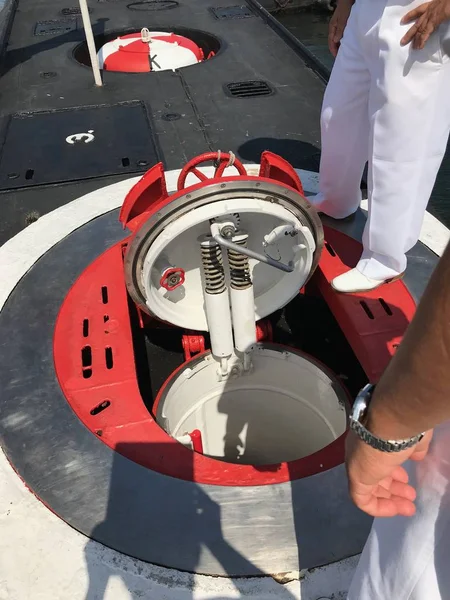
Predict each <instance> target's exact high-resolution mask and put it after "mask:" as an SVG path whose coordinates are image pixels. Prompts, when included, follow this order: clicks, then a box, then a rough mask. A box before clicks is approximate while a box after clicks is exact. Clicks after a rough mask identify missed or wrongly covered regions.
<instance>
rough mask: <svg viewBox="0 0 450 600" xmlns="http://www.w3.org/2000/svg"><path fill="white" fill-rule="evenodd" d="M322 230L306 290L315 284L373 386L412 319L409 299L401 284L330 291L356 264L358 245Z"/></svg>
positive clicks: (329, 231) (342, 235) (411, 307)
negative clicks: (321, 241) (319, 249)
mask: <svg viewBox="0 0 450 600" xmlns="http://www.w3.org/2000/svg"><path fill="white" fill-rule="evenodd" d="M324 232H325V247H324V250H323V252H322V257H321V259H320V263H319V266H318V268H317V270H316V272H315V274H314V275H313V278H312V279H311V283H310V284H309V286H314V285H316V286H317V288H318V290H319V292H320V294H321V295H322V296H323V298H324V299H325V301H326V302H327V304H328V306H329V308H330V309H331V311H332V312H333V314H334V317H335V318H336V320H337V322H338V323H339V326H340V327H341V329H342V331H343V333H344V335H345V337H346V338H347V340H348V341H349V343H350V345H351V347H352V349H353V351H354V353H355V355H356V357H357V358H358V361H359V362H360V364H361V366H362V368H363V369H364V371H365V373H366V374H367V377H368V379H369V381H371V382H372V383H376V382H377V381H378V380H379V379H380V377H381V375H382V373H383V371H384V370H385V369H386V367H387V365H388V364H389V361H390V360H391V358H392V356H393V355H394V353H395V351H396V349H397V348H398V346H399V344H400V342H401V340H402V337H403V335H404V333H405V330H406V328H407V326H408V324H409V323H410V322H411V319H412V318H413V316H414V312H415V309H416V305H415V302H414V299H413V298H412V296H411V294H410V293H409V291H408V288H407V287H406V285H405V284H404V283H403V282H402V281H395V282H393V283H389V284H386V285H383V286H382V287H380V288H378V289H376V290H372V291H370V292H365V293H358V294H340V293H339V292H336V291H335V290H333V288H332V287H331V285H330V283H331V281H332V280H333V279H334V277H337V276H338V275H341V274H342V273H344V272H345V271H347V270H348V269H349V268H353V267H355V266H356V263H357V262H358V259H359V256H360V255H361V251H362V246H361V244H360V243H359V242H357V241H355V240H354V239H353V238H350V237H349V236H347V235H344V234H343V233H340V232H338V231H336V230H335V229H332V228H330V227H325V228H324Z"/></svg>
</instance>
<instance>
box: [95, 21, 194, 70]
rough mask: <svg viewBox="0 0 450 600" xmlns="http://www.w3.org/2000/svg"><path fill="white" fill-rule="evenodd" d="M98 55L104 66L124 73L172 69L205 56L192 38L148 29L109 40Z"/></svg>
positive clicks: (103, 67) (102, 66)
mask: <svg viewBox="0 0 450 600" xmlns="http://www.w3.org/2000/svg"><path fill="white" fill-rule="evenodd" d="M97 56H98V60H99V65H100V68H101V69H104V70H105V71H122V72H125V73H145V72H148V71H168V70H172V71H173V70H175V69H179V68H181V67H187V66H189V65H195V64H197V63H199V62H201V61H202V60H203V59H204V55H203V51H202V49H201V48H200V47H199V46H197V44H196V43H195V42H193V41H192V40H190V39H189V38H187V37H184V36H182V35H177V34H175V33H170V32H163V31H149V30H148V29H142V31H141V32H139V33H131V34H128V35H124V36H121V37H118V38H116V39H115V40H112V41H110V42H107V43H106V44H105V45H104V46H102V48H100V50H99V51H98V54H97Z"/></svg>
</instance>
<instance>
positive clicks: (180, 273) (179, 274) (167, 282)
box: [159, 267, 186, 292]
mask: <svg viewBox="0 0 450 600" xmlns="http://www.w3.org/2000/svg"><path fill="white" fill-rule="evenodd" d="M172 277H175V278H176V283H171V278H172ZM185 279H186V274H185V272H184V270H183V269H181V268H179V267H174V268H170V269H166V270H165V271H164V273H163V274H162V275H161V279H160V280H159V285H160V286H161V287H163V288H164V289H165V290H168V291H169V292H173V290H176V289H177V288H178V287H180V285H183V283H184V282H185Z"/></svg>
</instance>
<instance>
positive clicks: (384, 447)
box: [350, 383, 425, 452]
mask: <svg viewBox="0 0 450 600" xmlns="http://www.w3.org/2000/svg"><path fill="white" fill-rule="evenodd" d="M374 389H375V386H374V385H372V384H370V383H368V384H367V385H366V386H364V387H363V388H362V390H361V391H360V392H359V394H358V395H357V396H356V400H355V402H354V404H353V408H352V411H351V414H350V429H351V430H352V431H354V432H355V433H356V435H357V436H358V437H359V438H360V439H361V440H362V441H363V442H365V443H366V444H368V445H369V446H372V448H375V450H380V451H381V452H401V450H406V449H407V448H411V447H412V446H415V445H416V444H417V443H418V442H420V440H421V439H422V438H423V436H424V435H425V434H424V433H420V434H419V435H415V436H414V437H412V438H409V439H407V440H382V439H381V438H379V437H377V436H375V435H373V434H372V433H370V431H369V430H368V429H366V427H365V425H364V423H365V422H366V420H367V412H368V408H369V404H370V401H371V399H372V395H373V392H374Z"/></svg>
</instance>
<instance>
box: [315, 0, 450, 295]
mask: <svg viewBox="0 0 450 600" xmlns="http://www.w3.org/2000/svg"><path fill="white" fill-rule="evenodd" d="M436 3H438V4H439V3H440V4H439V6H438V7H436ZM443 4H444V5H445V6H444V7H443V8H442V5H443ZM429 6H432V7H433V11H434V12H433V14H432V15H431V17H430V14H429V12H430V11H429V9H427V8H426V7H429ZM436 8H438V9H439V10H438V11H436ZM414 9H417V11H414ZM446 10H447V13H448V14H447V13H446V12H445V11H446ZM411 11H414V12H413V13H412V14H411ZM435 13H438V14H435ZM407 15H409V16H407ZM405 17H406V18H405ZM448 17H450V4H449V2H448V0H434V1H433V2H431V3H427V4H422V0H412V1H411V0H356V2H355V3H354V4H353V0H338V5H337V8H336V12H335V14H334V15H333V18H332V21H331V25H330V39H329V44H330V49H331V51H332V52H333V53H334V54H336V53H337V57H336V61H335V64H334V68H333V70H332V73H331V78H330V81H329V83H328V86H327V89H326V92H325V96H324V101H323V107H322V116H321V131H322V156H321V164H320V188H319V192H320V193H319V194H318V195H317V196H316V197H315V198H313V199H312V203H313V204H314V205H315V207H316V208H317V209H318V211H319V212H321V213H324V214H326V215H328V216H330V217H332V218H335V219H343V218H347V217H349V216H350V215H352V214H353V213H354V212H355V211H356V210H357V208H358V206H359V204H360V201H361V191H360V183H361V178H362V174H363V170H364V167H365V164H366V162H368V167H369V168H368V201H369V211H368V219H367V223H366V227H365V230H364V235H363V253H362V256H361V259H360V260H359V262H358V264H357V266H356V268H355V269H352V270H350V271H349V272H346V273H344V274H342V275H340V276H339V277H337V278H335V280H334V281H333V283H332V285H333V287H334V288H335V289H336V290H338V291H340V292H358V291H361V292H362V291H366V290H370V289H375V288H376V287H378V286H379V285H381V284H382V283H384V282H386V281H391V280H393V279H396V278H399V277H401V276H402V274H403V273H404V271H405V269H406V252H407V251H408V250H410V249H411V248H412V247H413V246H414V245H415V243H416V242H417V240H418V238H419V233H420V229H421V225H422V220H423V216H424V213H425V209H426V206H427V203H428V200H429V198H430V195H431V192H432V189H433V186H434V182H435V179H436V175H437V172H438V170H439V167H440V164H441V161H442V157H443V155H444V152H445V149H446V144H447V140H448V134H449V129H450V58H449V56H448V54H450V34H449V30H450V27H449V24H448V21H447V22H446V21H445V19H447V18H448ZM347 19H348V21H347ZM411 19H412V20H413V23H414V24H413V25H412V28H413V31H412V32H411V33H408V32H409V31H411ZM430 19H431V20H430ZM408 21H410V23H409V24H408ZM438 21H439V22H438ZM424 28H425V29H426V30H427V31H426V33H425V34H424V35H422V34H421V31H422V29H423V30H424V31H425V29H424ZM342 31H343V37H342V39H340V37H341V34H342ZM405 35H407V36H409V37H407V38H406V39H405Z"/></svg>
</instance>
